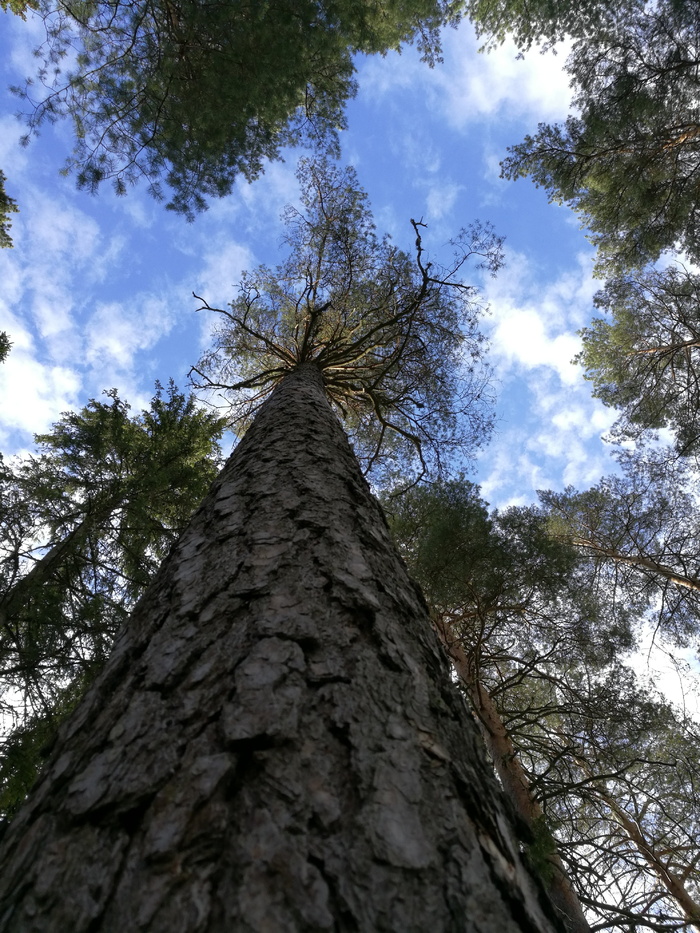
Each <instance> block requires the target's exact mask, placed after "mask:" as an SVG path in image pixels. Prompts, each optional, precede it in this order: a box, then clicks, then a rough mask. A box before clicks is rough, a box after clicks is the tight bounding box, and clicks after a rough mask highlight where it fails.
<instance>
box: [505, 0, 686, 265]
mask: <svg viewBox="0 0 700 933" xmlns="http://www.w3.org/2000/svg"><path fill="white" fill-rule="evenodd" d="M589 6H590V5H586V8H588V7H589ZM627 6H629V9H626V7H627ZM612 10H613V12H612V13H611V14H610V15H607V14H605V13H604V12H603V11H602V10H600V11H599V13H600V20H602V21H598V22H596V21H595V20H594V21H593V23H592V24H590V28H588V29H587V30H584V32H583V35H582V36H580V37H579V38H577V39H576V41H575V42H574V45H573V50H572V52H571V54H570V57H569V59H568V61H567V70H568V72H569V74H570V75H571V78H572V86H573V88H574V100H573V105H574V107H575V108H576V115H573V116H570V117H569V118H568V119H567V120H566V122H565V124H563V125H559V124H556V125H553V126H550V125H546V124H540V126H539V128H538V131H537V133H536V134H534V135H531V136H527V137H526V139H525V140H524V142H523V143H521V144H520V145H517V146H514V147H512V149H511V155H510V157H509V158H508V159H506V161H505V162H504V163H503V173H504V176H505V177H507V178H517V177H521V176H526V175H529V176H530V177H531V178H532V179H533V180H534V181H535V183H536V184H538V185H541V186H542V187H544V188H545V189H546V190H547V192H548V194H549V196H550V199H551V200H554V201H556V202H558V203H567V204H569V205H570V206H571V207H573V208H574V209H575V210H576V211H578V212H579V214H580V215H581V219H582V223H583V225H584V226H585V227H587V228H588V229H589V230H590V231H591V240H592V242H593V243H594V244H595V245H596V246H597V247H598V252H599V263H598V265H599V271H600V272H604V273H606V274H610V273H615V274H618V273H620V272H621V271H625V270H626V269H629V268H635V267H640V266H644V265H645V264H647V263H648V262H652V261H654V260H656V259H657V258H658V257H659V255H660V254H662V253H663V252H665V251H667V250H673V249H678V248H680V249H681V250H682V251H684V252H685V253H686V254H687V255H688V256H689V257H690V258H691V259H693V260H697V258H698V248H697V244H698V236H697V233H698V214H697V206H696V205H697V196H696V195H697V174H698V153H699V152H700V133H699V132H698V105H697V101H698V89H699V88H700V73H699V72H698V63H699V61H700V11H699V10H698V5H697V3H694V2H673V0H665V2H663V3H657V4H634V3H633V4H629V5H626V4H623V5H622V11H621V12H620V7H619V5H618V4H615V5H614V6H613V8H612Z"/></svg>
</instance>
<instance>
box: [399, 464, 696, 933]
mask: <svg viewBox="0 0 700 933" xmlns="http://www.w3.org/2000/svg"><path fill="white" fill-rule="evenodd" d="M392 508H393V516H392V523H391V524H392V529H393V531H394V533H395V535H396V536H397V538H398V541H399V543H400V545H401V551H402V553H403V555H404V556H405V557H406V559H407V561H408V563H409V567H410V568H411V570H412V572H414V573H415V574H416V576H417V578H418V579H419V580H420V581H421V583H422V585H423V586H424V588H425V591H426V594H427V595H428V598H429V599H430V601H431V604H432V615H433V620H434V624H435V626H436V628H437V630H438V632H439V634H440V636H441V639H442V641H443V643H444V644H445V646H446V647H447V649H448V651H449V652H450V655H451V657H452V661H453V664H454V668H455V672H456V674H457V675H458V676H459V679H460V683H461V685H462V687H463V690H464V693H465V695H466V696H467V698H468V699H469V702H470V705H471V707H472V709H473V711H474V716H475V720H476V722H477V723H478V725H479V729H480V732H481V734H482V736H483V738H484V740H485V743H486V747H487V749H488V751H489V755H490V757H491V759H492V761H493V765H494V768H495V770H496V772H497V774H498V776H499V779H500V782H501V785H502V786H503V789H504V792H505V794H506V796H507V798H508V800H509V801H510V804H511V806H512V808H513V810H514V811H515V812H516V813H517V815H518V818H519V820H520V821H521V824H522V825H524V826H525V827H526V829H527V834H528V840H527V843H526V853H527V858H528V860H529V862H530V863H531V864H532V865H533V866H534V867H535V869H536V870H537V871H538V873H539V874H540V876H541V877H542V878H543V880H544V883H545V885H546V886H547V888H548V891H549V893H550V896H551V898H552V902H553V903H554V904H555V906H556V908H557V910H558V912H559V914H560V915H561V916H562V917H563V918H564V920H565V923H566V925H567V928H568V929H569V930H572V931H574V930H587V929H589V925H588V923H589V922H590V923H591V925H592V926H593V928H594V929H602V928H605V929H620V930H623V931H628V930H629V928H630V925H631V924H638V925H639V926H640V927H642V928H647V927H649V928H651V929H656V930H667V931H673V930H679V929H690V928H692V929H696V927H697V921H698V896H697V895H698V884H699V883H700V876H699V875H698V872H697V845H696V841H695V837H696V835H697V829H696V827H697V825H698V820H699V819H700V807H699V803H700V801H699V800H698V797H697V793H696V792H695V789H694V787H695V783H696V782H697V778H698V768H697V757H698V750H699V749H700V744H699V743H700V736H699V735H698V733H697V726H696V725H694V724H693V722H692V720H690V719H689V718H688V717H683V716H681V715H680V714H679V713H677V712H676V711H674V710H673V709H672V708H671V706H670V705H669V704H668V703H667V702H664V701H662V700H661V698H660V697H657V696H655V695H652V694H651V693H649V692H648V691H644V690H642V689H641V688H640V687H639V686H638V684H637V682H636V679H635V677H634V675H633V674H632V672H631V671H630V670H629V669H626V668H625V667H624V665H623V664H622V663H621V657H622V656H624V655H625V654H626V653H627V651H628V650H629V648H630V646H631V645H632V644H633V632H634V628H636V627H637V626H639V624H640V622H641V621H643V614H641V613H638V612H637V611H636V610H635V607H634V606H630V605H629V603H628V602H627V601H626V600H625V598H624V595H622V596H621V595H620V593H615V592H614V591H612V590H611V588H610V587H609V586H608V585H607V581H606V580H605V579H604V578H601V574H600V573H599V568H598V566H597V565H596V563H595V562H594V561H591V560H589V559H588V558H587V557H586V556H585V555H583V556H577V555H576V551H575V549H572V547H571V544H570V543H569V542H567V541H562V540H561V538H552V537H551V536H550V534H549V530H548V517H547V513H546V512H544V511H543V510H541V509H533V508H528V509H525V508H511V509H508V510H506V511H505V512H495V513H492V514H491V515H490V516H489V515H488V513H487V511H486V507H485V503H484V502H483V501H482V500H481V499H480V497H479V494H478V489H477V488H476V487H473V486H471V485H470V484H468V483H465V482H453V483H449V484H438V485H432V486H426V487H423V488H421V487H416V488H414V489H413V490H412V491H411V492H410V493H409V494H407V495H405V496H403V497H401V498H400V499H398V500H393V502H392ZM637 608H638V609H640V608H643V607H637ZM632 623H634V626H633V627H631V624H632ZM582 905H583V906H584V907H585V908H586V916H587V918H588V920H587V919H586V917H584V914H583V910H582Z"/></svg>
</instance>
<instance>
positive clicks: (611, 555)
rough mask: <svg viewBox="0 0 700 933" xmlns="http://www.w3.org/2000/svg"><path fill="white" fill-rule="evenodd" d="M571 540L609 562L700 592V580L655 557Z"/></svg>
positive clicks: (576, 538) (577, 539) (584, 541)
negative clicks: (639, 570) (633, 568)
mask: <svg viewBox="0 0 700 933" xmlns="http://www.w3.org/2000/svg"><path fill="white" fill-rule="evenodd" d="M569 540H570V541H571V543H572V544H573V545H575V546H576V547H580V548H583V549H585V550H587V551H592V552H593V553H595V554H600V555H601V556H602V557H607V558H608V560H612V561H615V562H616V563H618V564H627V565H629V566H631V567H639V568H641V569H642V570H647V571H649V572H650V573H654V574H656V575H657V576H660V577H664V579H666V580H668V581H670V582H671V583H675V584H676V585H677V586H683V587H685V588H686V589H689V590H695V591H696V592H700V581H699V580H696V579H694V578H693V577H688V576H685V575H684V574H682V573H678V572H677V571H676V570H674V569H673V567H669V566H668V565H667V564H661V563H659V561H657V560H655V559H654V558H653V557H646V556H644V555H643V554H622V553H621V552H620V551H616V550H615V549H614V548H609V547H605V546H604V545H603V544H598V543H597V542H596V541H593V540H591V539H590V538H579V537H576V536H573V537H571V538H569Z"/></svg>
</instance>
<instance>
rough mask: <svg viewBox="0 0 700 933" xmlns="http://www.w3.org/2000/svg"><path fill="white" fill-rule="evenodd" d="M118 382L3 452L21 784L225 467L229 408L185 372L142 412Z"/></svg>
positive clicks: (0, 542) (1, 484) (4, 616)
mask: <svg viewBox="0 0 700 933" xmlns="http://www.w3.org/2000/svg"><path fill="white" fill-rule="evenodd" d="M106 394H107V396H108V400H107V401H104V402H102V401H96V400H92V401H90V402H89V403H88V404H87V405H86V406H85V408H83V409H82V410H81V411H79V412H68V413H66V414H64V415H63V416H62V418H61V419H60V420H59V421H58V422H57V423H56V424H55V425H54V427H53V430H52V431H51V432H50V433H48V434H45V435H40V436H38V437H37V438H36V440H37V443H38V445H39V453H38V454H37V455H35V456H32V457H28V458H27V459H26V460H24V461H20V462H19V463H17V464H13V465H12V466H8V465H7V464H5V463H3V462H2V461H0V677H1V678H2V682H1V688H0V714H2V716H3V718H4V720H5V722H7V721H8V718H9V720H11V721H12V722H13V723H14V728H13V730H12V732H11V735H10V736H9V738H8V739H7V740H6V743H5V752H6V754H7V755H8V756H10V757H9V759H8V762H6V764H5V765H4V766H2V768H0V781H5V780H6V781H7V782H9V783H8V784H7V787H8V788H10V789H9V790H7V788H5V790H6V791H7V793H8V794H10V796H13V795H14V796H16V793H19V791H17V788H18V787H20V786H22V787H23V786H24V785H23V784H22V783H21V776H22V775H25V774H26V775H28V774H29V772H30V771H31V768H29V770H27V767H25V765H24V762H25V759H26V758H27V756H29V758H31V755H32V754H33V750H35V749H36V747H37V743H40V742H41V740H42V738H41V737H42V736H44V735H45V734H46V730H50V729H51V728H53V726H52V724H53V723H55V722H56V721H58V720H59V719H60V718H61V717H62V715H63V712H62V711H64V708H67V704H68V705H70V703H71V702H72V699H71V698H72V697H76V696H78V695H79V694H80V693H81V692H82V690H83V689H84V688H85V686H87V684H88V683H89V682H90V681H91V680H92V679H93V677H94V676H95V674H96V673H97V672H98V671H99V669H100V667H101V664H102V662H103V661H104V660H105V658H106V656H107V654H108V653H109V650H110V648H111V644H112V641H113V638H114V635H115V633H116V631H117V629H118V628H119V626H120V625H121V624H122V623H123V621H124V620H125V618H126V616H127V615H128V612H129V611H130V609H131V607H132V606H133V605H134V603H135V601H136V600H137V599H138V597H139V596H140V594H141V593H142V592H143V589H144V588H145V586H146V585H147V584H148V583H149V582H150V580H151V579H152V577H153V575H154V573H155V571H156V570H157V568H158V566H159V564H160V562H161V561H162V559H163V558H164V557H165V555H166V554H167V553H168V551H169V549H170V547H171V546H172V544H173V543H174V541H175V540H176V538H177V537H178V535H179V534H180V532H181V531H182V530H183V528H184V527H185V525H186V524H187V521H188V520H189V518H190V516H191V513H192V512H193V510H194V509H195V508H196V506H197V505H198V504H199V502H200V501H201V499H202V498H203V497H204V495H205V494H206V492H207V491H208V488H209V486H210V484H211V482H212V480H213V478H214V477H215V475H216V472H217V468H218V459H219V458H218V445H217V438H218V437H219V436H220V435H221V432H222V429H223V422H222V421H221V420H220V419H218V418H216V417H214V416H212V415H211V414H209V413H206V412H202V411H201V410H200V409H198V408H197V407H196V406H195V405H194V402H193V400H192V399H187V398H186V397H185V396H184V395H183V394H182V393H180V392H178V391H177V389H176V387H175V386H174V385H173V384H172V383H171V384H170V386H169V387H168V389H167V391H166V390H163V389H162V387H160V386H157V390H156V394H155V395H154V397H153V399H152V401H151V404H150V406H149V408H148V409H147V410H145V411H143V412H141V413H140V414H138V415H136V416H132V415H130V413H129V406H128V405H127V404H126V403H125V402H124V401H122V400H121V399H120V398H119V396H118V394H117V392H116V391H115V390H112V391H110V392H108V393H106ZM69 701H70V702H69ZM35 765H36V762H35ZM3 786H4V785H3ZM5 790H2V791H0V796H1V795H2V794H4V793H5ZM8 799H9V798H8ZM13 799H14V797H13Z"/></svg>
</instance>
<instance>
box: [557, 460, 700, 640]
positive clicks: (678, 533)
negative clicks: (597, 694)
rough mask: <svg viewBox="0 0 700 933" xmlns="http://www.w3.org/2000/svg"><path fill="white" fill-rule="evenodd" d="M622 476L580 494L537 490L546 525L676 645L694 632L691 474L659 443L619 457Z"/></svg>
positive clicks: (699, 584)
mask: <svg viewBox="0 0 700 933" xmlns="http://www.w3.org/2000/svg"><path fill="white" fill-rule="evenodd" d="M619 460H620V463H621V466H622V470H623V472H622V474H621V475H618V476H609V477H605V478H604V479H602V480H601V481H600V482H599V483H597V484H596V485H595V486H594V487H592V488H591V489H589V490H587V491H585V492H581V493H579V492H576V491H575V490H573V489H568V490H566V491H565V492H563V493H554V492H551V491H547V492H543V493H540V496H541V499H542V502H543V504H544V506H545V508H546V509H547V510H548V512H549V514H550V516H551V519H550V520H551V526H550V527H551V530H552V533H553V534H555V535H558V536H560V537H561V538H562V539H563V540H567V541H569V542H570V543H571V544H573V545H574V546H575V547H577V548H579V549H580V550H581V551H582V552H583V553H586V554H588V555H590V556H591V557H592V558H593V559H594V560H595V561H596V562H598V564H599V566H600V572H601V574H604V575H605V576H606V577H607V580H608V584H609V585H610V586H611V587H613V588H614V589H615V590H616V591H617V592H618V593H619V594H620V596H621V598H622V599H623V600H625V601H628V602H630V603H633V602H634V601H635V600H640V605H644V604H646V606H647V607H648V609H649V611H653V616H654V619H655V625H656V626H657V627H658V628H659V630H660V631H662V632H663V633H664V634H665V635H666V636H668V637H669V638H671V639H672V640H674V641H675V642H676V643H678V644H680V645H687V644H689V643H691V644H692V643H694V642H695V640H696V639H697V633H698V621H697V620H698V615H699V609H700V607H699V606H698V597H699V595H700V578H699V570H700V568H698V553H699V548H698V535H699V533H700V529H699V527H698V515H697V506H696V502H697V478H696V476H695V474H694V473H693V472H692V471H689V470H688V468H687V467H686V466H685V465H684V464H683V463H682V462H675V463H674V462H673V461H672V460H670V459H669V457H668V455H667V454H666V452H665V451H664V450H663V449H660V450H659V451H656V452H654V451H648V450H644V449H642V450H641V451H638V452H636V453H626V454H622V455H621V456H620V457H619Z"/></svg>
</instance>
